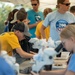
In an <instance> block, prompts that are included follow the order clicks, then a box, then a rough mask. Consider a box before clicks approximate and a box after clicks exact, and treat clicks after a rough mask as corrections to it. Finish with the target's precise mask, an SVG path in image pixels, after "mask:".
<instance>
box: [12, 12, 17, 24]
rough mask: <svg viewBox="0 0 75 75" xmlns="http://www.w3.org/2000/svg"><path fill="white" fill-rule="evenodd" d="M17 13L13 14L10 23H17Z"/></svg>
mask: <svg viewBox="0 0 75 75" xmlns="http://www.w3.org/2000/svg"><path fill="white" fill-rule="evenodd" d="M17 13H18V11H17V12H16V13H15V14H14V19H13V20H12V21H11V23H15V22H16V21H17V17H16V16H17Z"/></svg>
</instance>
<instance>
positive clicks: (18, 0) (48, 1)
mask: <svg viewBox="0 0 75 75" xmlns="http://www.w3.org/2000/svg"><path fill="white" fill-rule="evenodd" d="M0 1H2V2H10V3H13V4H24V5H29V6H31V4H30V0H0ZM70 2H71V5H75V0H70ZM56 3H57V0H40V8H41V9H42V8H46V7H50V8H55V7H56Z"/></svg>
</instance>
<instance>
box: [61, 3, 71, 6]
mask: <svg viewBox="0 0 75 75" xmlns="http://www.w3.org/2000/svg"><path fill="white" fill-rule="evenodd" d="M62 4H63V5H66V6H69V5H70V3H62Z"/></svg>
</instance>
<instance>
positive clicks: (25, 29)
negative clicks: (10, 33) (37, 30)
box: [13, 22, 31, 37]
mask: <svg viewBox="0 0 75 75" xmlns="http://www.w3.org/2000/svg"><path fill="white" fill-rule="evenodd" d="M13 30H19V31H20V32H23V33H24V35H26V36H29V37H30V36H31V34H30V33H29V28H28V26H27V25H25V24H24V23H23V22H20V23H17V24H15V25H14V27H13Z"/></svg>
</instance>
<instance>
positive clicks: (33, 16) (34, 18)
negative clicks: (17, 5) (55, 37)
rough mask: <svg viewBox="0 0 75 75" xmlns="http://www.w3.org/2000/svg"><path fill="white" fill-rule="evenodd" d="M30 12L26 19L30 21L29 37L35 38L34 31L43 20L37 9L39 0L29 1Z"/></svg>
mask: <svg viewBox="0 0 75 75" xmlns="http://www.w3.org/2000/svg"><path fill="white" fill-rule="evenodd" d="M31 5H32V8H33V9H32V10H29V11H28V12H27V13H28V19H29V20H30V23H29V28H30V29H29V31H30V33H31V34H32V36H31V37H35V29H36V26H37V24H38V23H39V21H41V20H43V18H44V17H43V13H42V12H40V11H39V10H38V8H39V5H40V3H39V0H31Z"/></svg>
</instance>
